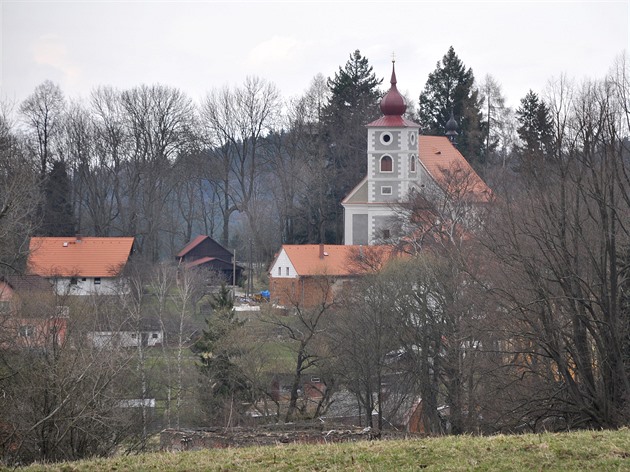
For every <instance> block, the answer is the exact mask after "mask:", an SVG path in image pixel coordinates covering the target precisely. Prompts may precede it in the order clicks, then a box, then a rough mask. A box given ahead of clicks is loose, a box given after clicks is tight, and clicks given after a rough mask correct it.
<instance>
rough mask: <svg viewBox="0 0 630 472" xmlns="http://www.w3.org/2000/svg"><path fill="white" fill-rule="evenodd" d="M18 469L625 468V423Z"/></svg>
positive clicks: (629, 434)
mask: <svg viewBox="0 0 630 472" xmlns="http://www.w3.org/2000/svg"><path fill="white" fill-rule="evenodd" d="M0 470H9V469H0ZM10 470H15V469H10ZM18 470H21V471H66V472H67V471H91V472H97V471H113V470H125V471H127V470H131V471H133V470H136V471H140V470H142V471H144V470H158V471H191V470H219V471H225V470H239V471H259V470H266V471H289V470H291V471H292V470H303V471H311V470H320V471H321V470H352V471H368V470H395V471H405V470H409V471H411V470H414V471H417V470H427V471H431V470H451V471H455V470H497V471H530V470H598V471H601V470H630V430H628V429H627V428H624V429H621V430H619V431H582V432H577V433H558V434H550V433H546V434H528V435H520V436H503V435H498V436H490V437H473V436H457V437H442V438H426V439H417V440H398V441H373V442H357V443H345V444H329V445H320V446H314V445H280V446H277V447H253V448H243V449H222V450H213V451H196V452H182V453H152V454H144V455H140V456H131V457H115V458H111V459H97V460H93V461H81V462H75V463H64V464H56V465H49V466H41V465H40V466H30V467H26V468H23V469H18Z"/></svg>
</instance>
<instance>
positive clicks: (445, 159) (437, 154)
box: [418, 136, 492, 202]
mask: <svg viewBox="0 0 630 472" xmlns="http://www.w3.org/2000/svg"><path fill="white" fill-rule="evenodd" d="M418 154H419V159H420V163H421V164H422V165H423V166H424V168H425V169H426V170H427V172H428V173H429V175H430V176H431V177H432V178H433V180H435V182H436V183H437V184H438V185H439V186H440V187H441V188H442V190H444V191H445V192H446V193H447V194H450V195H454V194H456V193H459V194H462V196H469V197H472V198H473V199H474V200H476V201H479V202H487V201H489V200H490V197H491V195H492V191H491V190H490V188H489V187H488V186H487V185H486V183H485V182H484V181H483V180H481V177H479V175H477V173H476V172H475V171H474V170H473V168H472V167H471V166H470V164H469V163H468V161H466V159H465V158H464V156H462V155H461V153H460V152H459V151H458V150H457V148H455V146H453V145H452V144H451V142H450V141H449V140H448V138H446V137H445V136H419V137H418ZM464 194H465V195H464Z"/></svg>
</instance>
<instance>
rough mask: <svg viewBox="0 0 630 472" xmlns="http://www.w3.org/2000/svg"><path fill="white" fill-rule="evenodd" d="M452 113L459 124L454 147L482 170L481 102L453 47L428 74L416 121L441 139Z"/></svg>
mask: <svg viewBox="0 0 630 472" xmlns="http://www.w3.org/2000/svg"><path fill="white" fill-rule="evenodd" d="M451 110H452V111H453V114H454V115H455V118H456V119H457V121H458V122H459V130H458V133H459V135H458V138H457V147H458V148H459V149H460V150H461V151H462V153H463V154H464V156H465V157H466V159H468V161H469V162H470V163H471V164H474V165H475V166H476V167H478V168H479V167H481V166H483V164H484V159H485V150H484V138H485V137H486V133H485V129H484V128H485V126H484V123H483V120H482V114H481V99H480V98H479V92H478V91H477V89H476V88H475V76H474V74H473V71H472V69H471V68H468V69H466V66H465V65H464V63H463V62H462V61H461V60H460V59H459V57H457V54H455V50H454V49H453V47H452V46H451V47H450V48H449V50H448V52H447V53H446V54H445V55H444V57H443V58H442V61H441V62H438V63H437V64H436V68H435V70H434V71H433V72H431V73H430V74H429V78H428V79H427V82H426V84H425V86H424V91H423V92H422V93H421V94H420V99H419V107H418V119H419V122H420V124H421V125H422V128H423V129H422V131H423V132H424V133H425V134H430V135H440V136H443V135H444V133H445V128H446V122H447V121H448V119H449V117H450V114H451Z"/></svg>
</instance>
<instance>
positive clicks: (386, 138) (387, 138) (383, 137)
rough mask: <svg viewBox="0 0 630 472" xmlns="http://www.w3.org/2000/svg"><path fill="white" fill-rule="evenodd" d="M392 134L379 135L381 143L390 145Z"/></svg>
mask: <svg viewBox="0 0 630 472" xmlns="http://www.w3.org/2000/svg"><path fill="white" fill-rule="evenodd" d="M392 139H393V138H392V134H391V133H383V134H381V143H383V144H390V143H391V142H392Z"/></svg>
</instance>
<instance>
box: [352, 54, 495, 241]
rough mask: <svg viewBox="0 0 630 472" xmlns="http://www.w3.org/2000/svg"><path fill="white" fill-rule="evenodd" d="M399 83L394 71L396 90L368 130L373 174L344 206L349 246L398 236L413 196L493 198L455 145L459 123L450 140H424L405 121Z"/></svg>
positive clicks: (415, 126)
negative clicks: (403, 205) (403, 206)
mask: <svg viewBox="0 0 630 472" xmlns="http://www.w3.org/2000/svg"><path fill="white" fill-rule="evenodd" d="M396 83H397V82H396V73H395V70H394V67H393V66H392V77H391V87H390V89H389V91H388V92H387V94H386V95H385V96H384V97H383V99H382V100H381V111H382V112H383V116H382V117H381V118H379V119H377V120H376V121H373V122H371V123H369V124H368V125H367V138H368V139H367V169H368V171H367V175H366V177H365V178H364V179H363V180H362V181H361V182H360V183H359V184H358V185H357V186H356V187H355V188H354V189H353V190H352V191H351V192H350V193H349V194H348V195H347V196H346V198H345V199H344V200H343V201H342V202H341V205H342V206H343V208H344V243H345V244H347V245H357V244H362V245H372V244H382V243H383V242H387V241H389V240H390V238H392V237H394V236H395V234H394V233H395V232H396V229H397V227H398V226H399V225H397V220H398V219H400V216H401V209H400V206H399V203H400V202H404V201H405V200H406V199H407V198H408V197H409V195H410V194H411V193H412V192H424V193H425V194H427V195H432V196H435V195H439V194H443V193H448V194H454V193H460V194H465V196H466V198H467V199H468V200H469V201H472V202H476V203H485V202H487V201H488V200H489V198H490V196H491V191H490V189H489V188H488V186H487V185H486V184H485V182H484V181H483V180H482V179H481V178H480V177H479V176H478V175H477V173H475V171H474V170H473V169H472V167H471V166H470V164H468V162H467V161H466V159H465V158H464V156H462V154H461V153H460V152H459V151H458V150H457V148H456V147H455V146H454V145H453V143H452V142H451V139H452V138H454V136H456V135H457V132H456V131H455V128H456V127H457V123H456V122H455V120H454V119H453V118H452V117H451V120H449V123H448V124H447V128H448V129H449V131H448V133H447V134H449V135H450V136H449V137H446V136H422V135H420V134H419V131H420V125H419V124H417V123H414V122H413V121H410V120H408V119H407V118H405V117H403V115H404V113H405V111H406V109H407V105H406V104H405V100H404V98H403V97H402V95H401V94H400V93H399V92H398V89H397V88H396Z"/></svg>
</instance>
